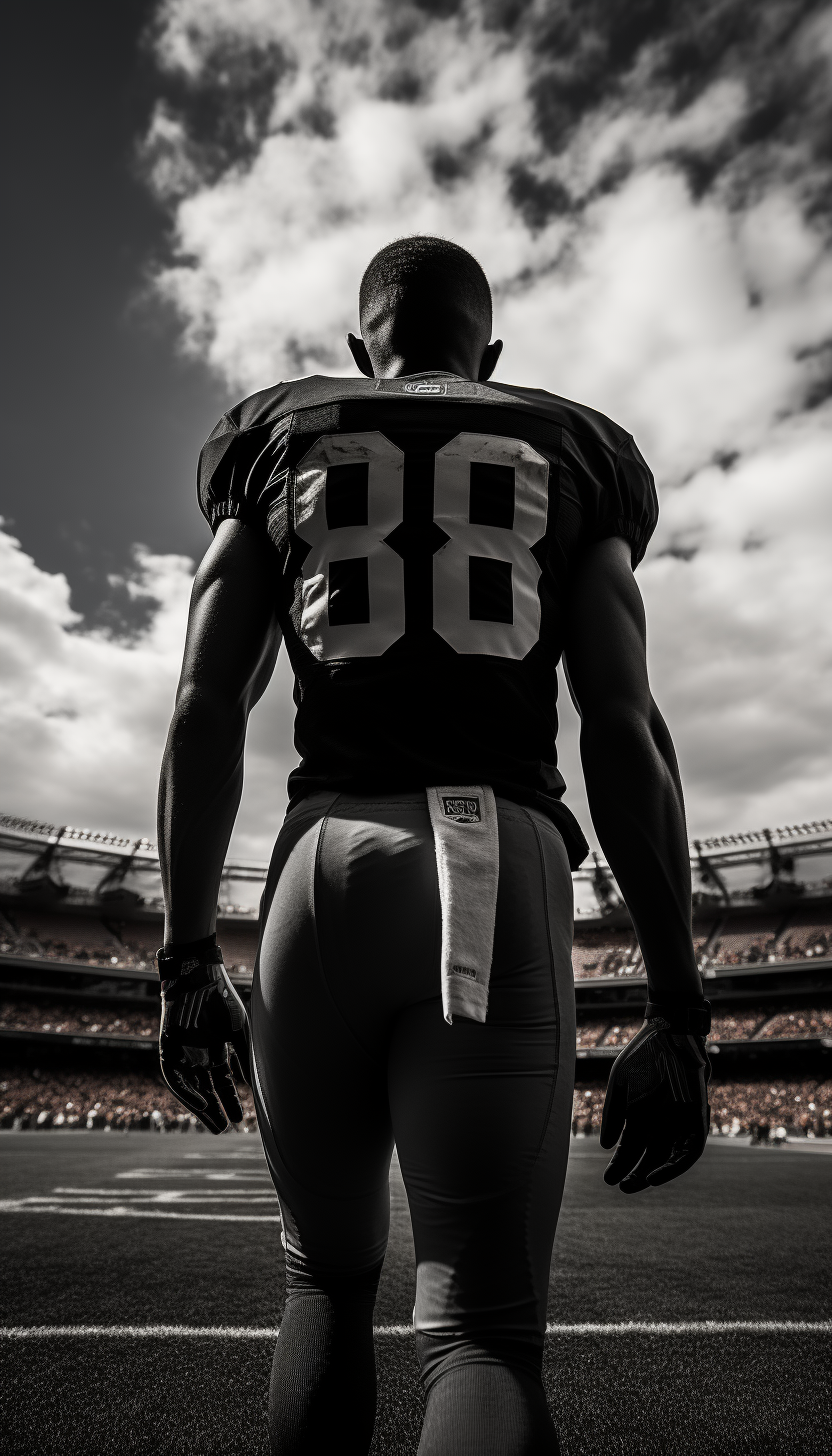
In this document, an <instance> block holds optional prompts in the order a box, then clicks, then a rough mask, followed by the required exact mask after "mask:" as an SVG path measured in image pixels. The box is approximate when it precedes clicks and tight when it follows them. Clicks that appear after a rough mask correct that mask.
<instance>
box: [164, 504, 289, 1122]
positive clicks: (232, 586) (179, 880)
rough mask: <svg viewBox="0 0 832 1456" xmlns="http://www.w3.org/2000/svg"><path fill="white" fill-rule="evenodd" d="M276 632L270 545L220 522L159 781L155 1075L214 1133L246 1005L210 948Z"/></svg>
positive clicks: (197, 590)
mask: <svg viewBox="0 0 832 1456" xmlns="http://www.w3.org/2000/svg"><path fill="white" fill-rule="evenodd" d="M280 641H281V634H280V629H279V627H278V624H277V619H276V615H275V603H274V566H273V562H272V561H271V559H270V556H269V548H268V544H267V543H265V542H264V541H263V540H262V539H261V538H260V537H259V535H258V534H257V533H256V532H254V531H253V530H252V529H251V528H250V527H249V526H246V525H244V524H243V523H242V522H240V521H233V520H229V521H223V522H222V523H221V524H220V526H219V528H218V530H217V533H216V536H215V538H214V542H213V544H212V546H211V547H210V548H209V550H208V552H207V554H206V556H205V558H204V559H203V561H202V563H201V565H200V567H199V570H198V572H197V574H196V579H195V581H194V586H193V593H192V596H191V608H190V615H189V620H188V631H187V637H186V642H185V655H184V661H183V665H182V675H181V677H180V680H179V687H178V689H177V694H176V704H175V707H174V712H173V718H172V720H171V725H170V731H169V733H168V740H167V745H166V747H165V753H164V758H163V760H162V773H161V782H160V785H159V813H158V832H159V858H160V862H161V868H162V883H163V888H164V896H165V945H164V947H163V949H162V951H161V952H160V954H159V973H160V976H161V978H162V989H163V1002H164V1005H163V1014H162V1030H161V1035H160V1050H161V1060H162V1072H163V1075H164V1077H165V1080H166V1082H167V1083H168V1086H169V1087H170V1088H171V1090H172V1091H173V1092H175V1094H176V1096H177V1097H178V1098H179V1099H180V1101H182V1102H183V1103H184V1105H185V1106H186V1107H188V1109H189V1110H190V1111H191V1112H194V1113H195V1114H196V1115H197V1116H198V1117H200V1118H201V1120H202V1121H203V1122H204V1123H205V1125H206V1126H207V1127H208V1128H209V1129H210V1130H211V1131H212V1132H221V1131H223V1130H224V1129H225V1126H226V1119H225V1116H224V1113H223V1109H224V1112H225V1113H227V1114H228V1116H229V1117H230V1118H231V1120H232V1121H234V1122H238V1121H239V1120H240V1118H241V1117H242V1110H241V1108H240V1104H239V1099H238V1098H237V1094H236V1091H235V1089H234V1083H233V1079H232V1077H231V1072H230V1068H229V1065H228V1050H227V1048H228V1044H229V1043H230V1044H232V1045H233V1046H234V1048H235V1050H236V1051H237V1054H238V1057H239V1059H240V1062H241V1065H242V1067H243V1072H244V1075H246V1076H247V1074H248V1040H247V1023H246V1017H245V1011H244V1009H243V1006H242V1003H241V1002H240V1000H239V997H238V996H237V993H236V991H235V990H234V988H233V986H232V985H231V983H230V981H229V980H228V977H227V975H226V974H225V971H224V970H223V968H222V956H221V952H219V951H218V949H217V947H216V916H217V896H218V893H219V885H220V877H221V875H222V869H223V864H224V863H225V856H226V853H227V850H228V843H229V840H230V838H231V831H232V829H233V827H234V820H235V818H236V814H237V809H238V807H239V803H240V795H241V793H242V787H243V752H244V747H245V739H246V729H247V725H248V716H249V713H250V712H251V709H252V708H253V707H254V705H255V703H256V702H257V700H258V699H259V698H260V697H261V695H262V693H263V692H264V691H265V688H266V685H267V684H268V682H269V679H270V677H271V675H272V672H273V670H274V664H275V661H276V658H277V653H278V651H279V648H280Z"/></svg>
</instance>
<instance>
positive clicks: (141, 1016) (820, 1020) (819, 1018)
mask: <svg viewBox="0 0 832 1456" xmlns="http://www.w3.org/2000/svg"><path fill="white" fill-rule="evenodd" d="M139 999H141V1000H142V1001H145V1002H146V1004H145V1005H142V1006H131V1005H130V1004H129V1003H130V1002H131V1001H137V1000H139ZM640 1025H641V1017H640V1016H632V1017H629V1018H628V1019H626V1020H623V1019H621V1018H620V1017H619V1020H618V1021H615V1020H614V1019H613V1018H611V1017H607V1018H605V1019H604V1020H600V1019H599V1020H592V1021H579V1022H578V1027H577V1045H578V1047H580V1048H584V1049H588V1048H591V1047H624V1046H626V1045H627V1044H628V1042H629V1041H631V1040H632V1038H633V1037H634V1036H635V1034H636V1032H637V1031H638V1029H639V1027H640ZM158 1029H159V1003H158V1000H156V999H153V1000H151V998H149V997H148V998H144V997H142V998H139V997H137V996H135V995H132V996H124V997H123V998H121V1004H119V1005H117V1006H116V1007H113V1006H112V1005H111V1006H109V1007H106V1008H105V1009H102V1008H100V1007H98V1008H96V1009H95V1010H90V1011H85V1010H82V1009H80V1008H78V1007H77V1006H74V1007H73V1006H72V1005H70V1004H69V1003H68V1001H66V1000H62V1001H49V1000H43V1001H41V1000H37V1001H27V1000H24V999H17V998H16V997H14V998H12V997H9V998H6V999H5V1000H0V1031H3V1030H9V1031H32V1032H38V1031H45V1032H57V1033H65V1034H67V1035H75V1036H139V1037H142V1038H144V1037H148V1038H150V1037H155V1036H156V1034H157V1032H158ZM818 1036H832V1010H826V1009H822V1008H813V1009H809V1010H800V1011H782V1010H778V1009H777V1008H776V1007H774V1006H768V1007H766V1006H762V1007H754V1008H752V1009H750V1010H747V1011H731V1012H722V1013H718V1012H717V1013H714V1016H713V1019H712V1023H711V1034H710V1040H711V1041H714V1042H719V1041H751V1040H764V1039H766V1040H767V1039H769V1038H790V1039H793V1040H799V1039H800V1038H805V1037H818Z"/></svg>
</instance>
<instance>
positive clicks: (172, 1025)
mask: <svg viewBox="0 0 832 1456" xmlns="http://www.w3.org/2000/svg"><path fill="white" fill-rule="evenodd" d="M156 963H157V965H158V967H159V978H160V980H161V982H162V1024H161V1027H160V1030H159V1060H160V1062H161V1065H162V1076H163V1077H164V1079H165V1081H166V1082H167V1084H168V1086H169V1087H170V1090H171V1092H172V1093H173V1094H174V1096H175V1097H178V1098H179V1101H180V1102H181V1103H182V1104H183V1106H185V1107H187V1109H188V1111H189V1112H192V1113H193V1114H194V1116H195V1117H198V1118H199V1120H200V1122H202V1123H204V1125H205V1126H206V1127H207V1128H208V1131H209V1132H213V1133H220V1132H225V1130H226V1128H227V1127H228V1122H229V1120H230V1121H231V1122H242V1120H243V1115H244V1114H243V1109H242V1107H241V1106H240V1099H239V1097H238V1096H237V1088H236V1086H235V1085H234V1076H233V1073H232V1071H231V1066H230V1065H229V1044H230V1045H231V1046H232V1047H233V1048H234V1051H235V1052H236V1054H237V1060H238V1062H239V1064H240V1069H241V1071H242V1075H243V1077H244V1078H245V1080H246V1081H247V1082H249V1083H250V1082H251V1069H250V1058H249V1027H248V1017H247V1015H246V1009H245V1007H244V1005H243V1003H242V1001H241V1000H240V998H239V996H238V995H237V992H236V991H235V990H234V987H233V986H232V984H231V982H230V981H229V979H228V975H227V972H226V970H225V967H224V965H223V963H222V951H221V950H220V948H219V946H218V945H217V943H216V936H214V935H211V936H207V937H206V938H205V940H197V941H193V942H191V943H190V944H188V945H169V946H163V947H162V949H161V950H160V951H157V953H156Z"/></svg>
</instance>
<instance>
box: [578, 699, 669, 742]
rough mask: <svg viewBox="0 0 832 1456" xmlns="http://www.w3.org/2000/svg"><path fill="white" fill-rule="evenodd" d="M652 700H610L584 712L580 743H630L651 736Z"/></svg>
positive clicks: (605, 700)
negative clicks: (643, 701) (645, 701)
mask: <svg viewBox="0 0 832 1456" xmlns="http://www.w3.org/2000/svg"><path fill="white" fill-rule="evenodd" d="M651 705H652V700H651V702H648V703H642V702H639V701H635V700H633V699H632V698H626V697H610V698H606V699H604V700H603V701H602V702H600V703H598V704H596V705H593V706H592V707H591V708H590V709H589V710H586V709H585V710H584V712H583V713H582V716H581V743H582V744H603V745H605V746H607V747H612V746H613V745H615V744H623V743H633V742H637V741H639V740H642V741H643V740H644V739H645V738H650V737H652V736H653V714H652V706H651Z"/></svg>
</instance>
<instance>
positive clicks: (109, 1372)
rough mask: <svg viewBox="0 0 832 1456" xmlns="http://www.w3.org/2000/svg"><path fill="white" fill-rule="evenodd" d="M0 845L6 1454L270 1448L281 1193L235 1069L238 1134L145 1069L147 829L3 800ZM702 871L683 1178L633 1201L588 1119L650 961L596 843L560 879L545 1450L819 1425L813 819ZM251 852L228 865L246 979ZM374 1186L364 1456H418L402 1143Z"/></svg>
mask: <svg viewBox="0 0 832 1456" xmlns="http://www.w3.org/2000/svg"><path fill="white" fill-rule="evenodd" d="M0 855H2V859H1V860H0V865H2V870H1V871H0V872H1V873H2V889H1V890H0V895H1V896H2V898H1V899H0V909H2V940H0V971H1V972H2V977H3V990H2V1011H0V1042H2V1050H3V1069H2V1076H0V1120H2V1131H0V1140H2V1143H3V1152H4V1154H5V1157H4V1170H5V1174H4V1187H3V1196H2V1197H0V1212H2V1213H3V1214H4V1215H5V1219H4V1233H5V1243H6V1251H7V1260H6V1278H5V1281H4V1308H5V1319H4V1322H3V1325H2V1327H0V1360H2V1364H3V1368H4V1388H5V1392H6V1396H7V1399H6V1401H5V1402H4V1422H5V1430H4V1443H3V1449H4V1450H7V1451H8V1452H10V1453H13V1456H34V1453H43V1456H52V1453H57V1452H59V1451H60V1453H61V1456H76V1453H77V1456H81V1453H84V1456H86V1453H89V1452H94V1453H102V1456H111V1453H112V1456H124V1453H134V1456H155V1453H157V1452H174V1451H175V1452H177V1453H188V1456H191V1453H193V1456H197V1453H200V1456H201V1453H204V1452H217V1453H219V1452H222V1451H228V1450H234V1451H245V1452H246V1453H252V1456H265V1453H266V1450H267V1447H268V1442H267V1437H266V1397H267V1391H268V1384H269V1368H270V1364H271V1359H272V1353H273V1350H274V1345H275V1337H276V1335H277V1332H278V1329H279V1325H280V1321H281V1318H282V1314H283V1305H284V1298H285V1289H284V1259H283V1253H282V1250H281V1248H280V1238H281V1224H280V1216H279V1210H278V1206H277V1203H276V1200H275V1197H274V1192H273V1189H272V1186H271V1181H270V1178H269V1175H268V1172H267V1169H266V1166H265V1163H264V1159H263V1150H262V1145H261V1140H260V1137H259V1136H258V1134H257V1126H256V1118H255V1114H254V1106H253V1103H252V1100H251V1094H250V1092H249V1091H248V1089H247V1088H245V1089H243V1090H242V1101H243V1106H244V1108H245V1111H246V1116H245V1120H244V1123H243V1124H242V1128H241V1129H240V1130H238V1131H237V1133H236V1134H235V1135H234V1136H228V1137H226V1138H224V1139H223V1138H216V1139H215V1138H212V1137H210V1136H208V1135H206V1134H205V1132H204V1129H203V1128H202V1127H201V1124H199V1123H198V1122H197V1121H196V1120H195V1119H193V1118H191V1117H189V1116H188V1115H187V1114H186V1113H185V1112H184V1110H183V1108H182V1107H181V1105H180V1104H179V1103H178V1102H176V1100H175V1099H174V1098H173V1097H172V1095H171V1094H170V1092H169V1091H168V1089H167V1088H166V1086H165V1085H164V1083H163V1082H162V1080H161V1077H160V1074H159V1070H158V1052H157V1031H158V1010H159V982H158V975H157V972H156V968H155V962H154V952H155V950H156V948H157V947H158V945H159V943H160V941H161V938H162V902H161V887H160V880H159V864H158V859H157V856H156V854H155V852H154V849H153V846H152V845H150V844H149V843H148V842H147V841H145V840H139V841H137V842H136V841H130V840H127V839H124V838H122V837H119V836H116V835H108V834H104V833H96V832H93V831H89V830H82V829H74V828H70V827H67V826H52V825H50V824H45V823H36V822H29V821H25V820H21V819H18V818H13V817H9V816H7V817H5V818H4V819H3V820H2V823H0ZM691 863H692V867H693V871H694V885H695V890H694V934H695V941H696V946H697V951H698V956H699V961H700V965H701V968H702V974H703V978H704V982H705V989H706V993H707V995H708V997H709V999H710V1001H711V1004H712V1007H713V1025H712V1031H711V1037H710V1042H709V1053H710V1058H711V1065H712V1067H713V1081H712V1091H711V1106H712V1127H711V1133H712V1135H711V1137H710V1139H709V1146H708V1147H707V1148H706V1151H705V1155H704V1157H703V1158H702V1159H701V1160H700V1162H699V1163H698V1165H697V1167H696V1168H695V1169H694V1170H692V1171H691V1172H690V1173H688V1174H687V1175H686V1177H685V1178H684V1179H680V1180H678V1182H675V1183H672V1184H670V1185H669V1186H668V1187H667V1188H666V1189H659V1190H654V1191H653V1192H652V1193H650V1194H647V1195H642V1196H641V1197H640V1198H637V1199H624V1198H622V1197H621V1195H620V1193H619V1191H618V1189H616V1188H609V1187H606V1186H605V1185H604V1183H603V1180H602V1172H603V1168H604V1166H605V1163H606V1161H607V1159H608V1156H609V1154H608V1153H605V1152H604V1151H603V1149H601V1147H600V1145H599V1142H598V1130H599V1125H600V1114H601V1108H602V1103H603V1097H604V1088H605V1082H606V1077H607V1074H608V1071H609V1068H610V1066H611V1065H612V1060H613V1059H614V1057H615V1056H616V1054H617V1051H618V1050H619V1049H620V1048H621V1047H622V1046H624V1045H625V1044H626V1042H627V1040H628V1039H629V1038H630V1037H631V1036H632V1035H633V1033H634V1031H635V1030H636V1028H637V1027H638V1025H639V1023H640V1021H641V1017H642V1013H643V1009H644V1004H645V1000H646V979H645V976H644V974H643V972H642V970H641V968H640V963H639V952H638V946H637V942H636V939H635V936H634V934H633V931H632V927H631V925H630V922H629V918H628V915H627V911H626V909H625V907H624V906H623V904H622V902H621V898H620V896H619V893H618V890H617V887H616V884H615V881H614V879H613V877H612V875H611V874H610V871H609V869H608V868H607V866H606V864H605V863H604V861H603V860H602V859H601V858H600V857H597V858H596V857H593V859H592V860H590V861H589V862H588V863H587V865H586V866H585V867H584V868H582V869H581V870H579V871H578V872H577V873H576V874H575V875H574V877H573V882H574V890H575V902H576V931H575V945H574V975H575V994H576V1001H577V1008H578V1022H577V1058H578V1060H577V1082H576V1087H575V1094H574V1108H573V1122H572V1133H573V1136H572V1142H571V1150H570V1156H569V1168H568V1172H567V1180H566V1191H565V1196H564V1202H563V1207H562V1209H561V1214H560V1220H559V1224H558V1234H557V1239H556V1243H555V1253H554V1258H553V1261H552V1269H551V1277H550V1285H549V1296H548V1323H547V1336H546V1345H545V1351H544V1364H543V1379H544V1387H545V1391H546V1397H547V1401H548V1403H549V1407H550V1409H551V1411H552V1413H553V1416H554V1419H555V1421H556V1424H557V1427H558V1430H559V1434H560V1441H561V1450H562V1452H563V1453H564V1456H599V1453H607V1452H609V1453H616V1456H619V1453H621V1456H665V1453H667V1452H670V1451H685V1452H686V1453H688V1456H705V1453H708V1456H711V1453H718V1456H752V1453H753V1456H758V1453H769V1452H771V1453H774V1452H778V1453H780V1452H793V1453H798V1456H815V1453H817V1452H820V1451H821V1450H822V1449H824V1448H825V1440H826V1437H825V1434H824V1433H825V1432H826V1431H827V1429H828V1426H827V1420H828V1400H827V1396H826V1391H827V1387H828V1377H827V1374H826V1363H825V1362H826V1356H827V1353H828V1351H827V1343H828V1338H827V1337H828V1333H829V1321H828V1318H827V1314H828V1309H827V1306H826V1304H825V1292H824V1274H823V1270H824V1266H825V1264H826V1255H825V1248H826V1242H827V1235H826V1229H827V1226H828V1210H829V1187H828V1184H829V1173H830V1172H832V1159H831V1158H830V1157H827V1156H823V1154H825V1153H832V1131H831V1130H830V1122H832V1060H830V1059H831V1058H832V953H830V952H832V879H831V878H830V875H831V874H832V822H830V821H829V820H822V821H818V822H816V823H808V824H800V825H794V826H791V827H788V828H783V829H775V830H772V831H767V830H765V831H760V832H755V833H749V834H737V835H731V836H724V837H722V838H719V839H713V840H705V839H703V840H701V841H699V842H696V843H694V844H693V845H692V846H691ZM264 874H265V871H264V867H263V866H262V865H256V864H236V863H233V864H228V865H227V867H226V871H225V875H224V877H223V883H222V890H221V898H220V906H219V909H220V916H219V935H220V939H221V943H222V945H223V947H224V950H225V954H226V959H227V962H228V963H229V966H230V969H231V975H232V978H233V980H234V982H235V984H236V986H237V988H238V990H239V991H240V993H241V995H242V996H243V997H246V996H247V995H248V993H249V991H250V987H251V978H252V967H253V962H254V957H255V953H256V948H257V905H258V899H259V896H260V893H261V889H262V885H263V880H264ZM183 1133H187V1134H191V1135H190V1136H188V1137H187V1138H186V1139H185V1140H184V1141H183V1139H182V1134H183ZM195 1133H199V1134H201V1135H200V1136H198V1137H197V1136H193V1134H195ZM107 1134H109V1136H108V1135H107ZM819 1155H820V1156H819ZM390 1205H391V1228H390V1243H389V1246H388V1252H387V1257H386V1260H385V1264H384V1271H383V1274H382V1280H381V1286H380V1288H379V1292H378V1298H377V1301H376V1306H375V1314H374V1340H375V1349H376V1364H377V1371H378V1409H377V1417H376V1426H375V1435H374V1438H373V1444H372V1448H371V1449H372V1452H373V1456H412V1453H414V1452H415V1451H416V1448H417V1446H418V1443H419V1434H420V1428H421V1422H422V1417H423V1411H424V1395H423V1392H422V1389H421V1385H420V1381H419V1372H418V1364H417V1360H416V1352H415V1342H414V1340H413V1336H412V1326H411V1311H412V1305H413V1288H414V1283H415V1258H414V1249H413V1239H412V1233H411V1225H410V1216H409V1212H408V1204H407V1197H406V1194H405V1190H404V1186H403V1183H402V1179H401V1173H400V1171H399V1168H398V1164H397V1160H396V1159H395V1157H394V1162H393V1167H392V1170H391V1181H390ZM694 1271H695V1277H693V1272H694ZM691 1371H694V1372H695V1378H694V1379H693V1380H691V1378H690V1372H691Z"/></svg>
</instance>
